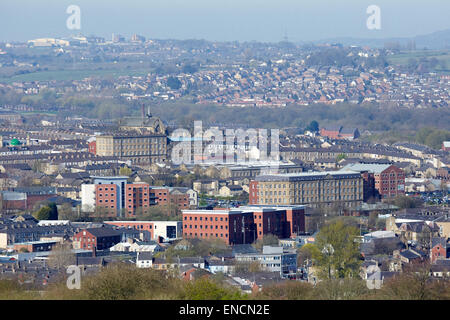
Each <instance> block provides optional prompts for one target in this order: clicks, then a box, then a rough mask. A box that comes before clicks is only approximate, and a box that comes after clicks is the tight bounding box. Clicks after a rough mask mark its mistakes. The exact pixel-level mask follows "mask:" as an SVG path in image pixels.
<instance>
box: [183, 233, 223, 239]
mask: <svg viewBox="0 0 450 320" xmlns="http://www.w3.org/2000/svg"><path fill="white" fill-rule="evenodd" d="M208 234H209V235H210V236H211V237H214V234H213V233H205V237H207V236H208ZM184 235H185V236H187V235H188V233H187V232H185V233H184ZM189 236H191V237H192V232H191V233H189ZM194 236H195V237H197V236H198V234H197V233H194ZM200 237H203V233H200ZM220 237H221V238H223V233H221V234H220ZM216 238H219V234H218V233H216ZM225 238H228V234H226V233H225Z"/></svg>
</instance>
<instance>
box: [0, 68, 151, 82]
mask: <svg viewBox="0 0 450 320" xmlns="http://www.w3.org/2000/svg"><path fill="white" fill-rule="evenodd" d="M149 71H150V70H148V71H147V70H142V69H105V70H93V69H84V70H69V69H64V70H55V71H39V72H33V73H27V74H21V75H15V76H11V77H5V76H3V77H0V82H2V83H12V82H29V81H48V80H58V81H64V80H82V79H84V78H87V77H96V78H106V77H113V78H114V77H120V76H127V75H128V76H145V75H147V74H148V73H149Z"/></svg>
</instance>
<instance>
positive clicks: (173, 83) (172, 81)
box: [167, 77, 181, 90]
mask: <svg viewBox="0 0 450 320" xmlns="http://www.w3.org/2000/svg"><path fill="white" fill-rule="evenodd" d="M167 85H168V86H169V87H170V89H172V90H178V89H180V88H181V81H180V80H178V78H175V77H169V78H168V79H167Z"/></svg>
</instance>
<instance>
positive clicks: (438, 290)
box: [377, 263, 450, 300]
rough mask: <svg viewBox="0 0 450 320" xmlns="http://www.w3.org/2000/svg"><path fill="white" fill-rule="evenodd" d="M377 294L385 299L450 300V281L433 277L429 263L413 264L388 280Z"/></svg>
mask: <svg viewBox="0 0 450 320" xmlns="http://www.w3.org/2000/svg"><path fill="white" fill-rule="evenodd" d="M377 296H378V297H379V298H381V299H385V300H388V299H389V300H391V299H392V300H435V299H439V300H441V299H442V300H448V299H450V281H449V279H448V278H447V279H445V278H444V279H433V278H432V277H431V274H430V264H428V263H424V264H418V265H412V266H408V267H406V268H404V270H403V272H402V273H401V274H399V275H397V276H395V277H393V278H391V279H389V280H388V281H386V282H385V283H384V284H383V287H382V288H381V289H380V291H379V292H378V295H377Z"/></svg>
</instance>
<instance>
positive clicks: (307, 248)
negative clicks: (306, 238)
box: [297, 243, 319, 266]
mask: <svg viewBox="0 0 450 320" xmlns="http://www.w3.org/2000/svg"><path fill="white" fill-rule="evenodd" d="M318 250H319V249H318V248H317V247H316V246H315V245H314V244H312V243H307V244H305V245H303V246H302V247H301V248H299V249H298V250H297V265H298V266H303V265H304V264H305V263H306V262H307V261H311V260H312V258H313V257H314V256H317V254H318V253H319V252H316V251H318Z"/></svg>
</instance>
